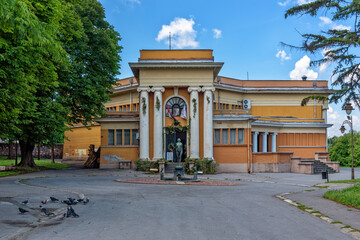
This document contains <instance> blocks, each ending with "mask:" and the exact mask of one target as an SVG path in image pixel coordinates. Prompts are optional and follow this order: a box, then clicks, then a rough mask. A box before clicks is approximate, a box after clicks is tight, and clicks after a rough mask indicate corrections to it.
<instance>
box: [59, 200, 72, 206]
mask: <svg viewBox="0 0 360 240" xmlns="http://www.w3.org/2000/svg"><path fill="white" fill-rule="evenodd" d="M61 202H62V203H65V204H67V205H68V206H70V205H72V202H70V201H69V200H63V201H61Z"/></svg>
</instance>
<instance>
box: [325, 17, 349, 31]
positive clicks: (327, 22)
mask: <svg viewBox="0 0 360 240" xmlns="http://www.w3.org/2000/svg"><path fill="white" fill-rule="evenodd" d="M319 19H320V21H321V22H320V23H319V26H320V27H323V26H327V25H329V26H330V28H331V29H335V30H348V31H350V30H351V27H350V26H344V25H342V24H339V25H338V24H336V23H334V22H333V21H332V20H331V19H330V18H328V17H319Z"/></svg>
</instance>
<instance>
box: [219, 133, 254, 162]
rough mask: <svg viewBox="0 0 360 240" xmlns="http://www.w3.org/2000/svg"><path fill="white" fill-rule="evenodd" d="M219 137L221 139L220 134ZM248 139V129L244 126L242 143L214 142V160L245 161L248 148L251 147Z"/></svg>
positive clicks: (246, 160)
mask: <svg viewBox="0 0 360 240" xmlns="http://www.w3.org/2000/svg"><path fill="white" fill-rule="evenodd" d="M229 136H230V134H229ZM220 138H221V139H222V134H220ZM236 138H237V136H236ZM249 140H250V139H249V129H248V128H244V144H216V145H215V144H214V159H215V161H216V162H217V163H247V162H248V155H249V152H248V149H249V148H250V151H251V148H252V145H251V142H249ZM221 142H222V140H221ZM248 144H249V146H248ZM248 147H249V148H248ZM250 157H251V154H250Z"/></svg>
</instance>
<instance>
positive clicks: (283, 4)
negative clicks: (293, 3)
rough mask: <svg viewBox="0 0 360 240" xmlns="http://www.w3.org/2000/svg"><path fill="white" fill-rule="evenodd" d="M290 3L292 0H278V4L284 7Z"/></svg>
mask: <svg viewBox="0 0 360 240" xmlns="http://www.w3.org/2000/svg"><path fill="white" fill-rule="evenodd" d="M289 3H290V0H286V1H284V2H278V4H279V5H280V6H282V7H285V6H286V5H288V4H289Z"/></svg>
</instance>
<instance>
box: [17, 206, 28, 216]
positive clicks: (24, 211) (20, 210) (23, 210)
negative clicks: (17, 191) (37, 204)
mask: <svg viewBox="0 0 360 240" xmlns="http://www.w3.org/2000/svg"><path fill="white" fill-rule="evenodd" d="M19 212H20V213H22V214H24V213H26V212H29V211H28V210H25V209H23V208H21V207H19Z"/></svg>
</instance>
